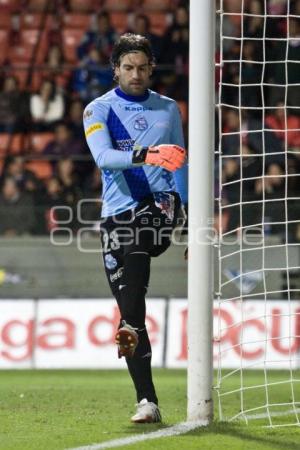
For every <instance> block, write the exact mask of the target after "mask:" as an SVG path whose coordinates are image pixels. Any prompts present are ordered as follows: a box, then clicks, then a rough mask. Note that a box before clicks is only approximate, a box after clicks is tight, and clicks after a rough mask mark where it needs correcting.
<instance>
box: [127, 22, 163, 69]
mask: <svg viewBox="0 0 300 450" xmlns="http://www.w3.org/2000/svg"><path fill="white" fill-rule="evenodd" d="M129 32H130V33H134V34H140V35H142V36H145V37H146V38H147V39H148V40H149V41H150V42H151V45H152V49H153V53H154V56H155V59H156V60H157V61H159V60H160V54H161V45H162V39H161V38H160V37H159V36H157V35H156V34H153V33H151V31H150V19H149V17H148V16H146V15H145V14H137V15H136V16H135V18H134V21H133V26H132V28H131V30H130V31H129Z"/></svg>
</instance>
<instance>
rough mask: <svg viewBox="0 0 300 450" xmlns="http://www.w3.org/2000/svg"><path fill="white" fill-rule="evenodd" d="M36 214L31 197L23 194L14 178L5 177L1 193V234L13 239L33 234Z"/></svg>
mask: <svg viewBox="0 0 300 450" xmlns="http://www.w3.org/2000/svg"><path fill="white" fill-rule="evenodd" d="M34 212H35V211H34V205H33V200H32V197H31V195H30V194H29V193H25V192H22V191H21V190H20V189H19V187H18V185H17V183H16V181H15V180H14V179H13V178H12V177H9V176H7V177H5V178H4V181H3V184H2V187H1V193H0V234H1V235H4V236H6V237H11V236H17V235H23V234H26V233H31V232H32V230H33V228H34V226H35V214H34Z"/></svg>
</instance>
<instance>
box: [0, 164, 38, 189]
mask: <svg viewBox="0 0 300 450" xmlns="http://www.w3.org/2000/svg"><path fill="white" fill-rule="evenodd" d="M3 172H4V175H5V176H7V175H8V176H10V177H11V178H13V179H14V181H15V182H16V183H17V185H18V188H19V189H20V190H21V191H27V192H31V193H34V192H35V191H37V190H40V189H41V182H40V180H38V179H37V177H36V176H35V174H34V173H33V172H31V170H28V169H26V167H25V161H24V158H23V157H22V156H8V158H7V160H6V162H5V167H4V171H3Z"/></svg>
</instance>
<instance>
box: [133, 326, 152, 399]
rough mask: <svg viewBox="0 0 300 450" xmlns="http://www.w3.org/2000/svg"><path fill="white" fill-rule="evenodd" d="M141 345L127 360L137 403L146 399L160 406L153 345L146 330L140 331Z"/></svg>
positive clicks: (139, 344)
mask: <svg viewBox="0 0 300 450" xmlns="http://www.w3.org/2000/svg"><path fill="white" fill-rule="evenodd" d="M138 335H139V343H138V346H137V348H136V350H135V352H134V355H133V357H132V358H126V363H127V366H128V370H129V373H130V375H131V378H132V380H133V383H134V386H135V390H136V396H137V401H138V402H140V401H141V400H142V399H143V398H146V399H147V400H148V402H153V403H156V404H158V399H157V396H156V393H155V388H154V384H153V381H152V371H151V344H150V341H149V337H148V333H147V330H146V328H144V329H143V330H139V331H138Z"/></svg>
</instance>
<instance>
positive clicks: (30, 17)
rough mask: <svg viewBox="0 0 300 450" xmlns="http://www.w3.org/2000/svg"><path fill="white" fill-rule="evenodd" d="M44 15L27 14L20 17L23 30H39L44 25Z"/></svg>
mask: <svg viewBox="0 0 300 450" xmlns="http://www.w3.org/2000/svg"><path fill="white" fill-rule="evenodd" d="M42 19H43V15H42V14H41V13H25V14H22V15H21V17H20V28H21V29H39V28H40V27H41V24H42Z"/></svg>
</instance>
